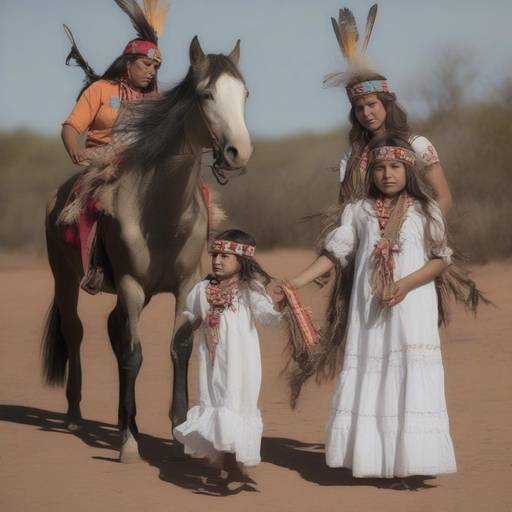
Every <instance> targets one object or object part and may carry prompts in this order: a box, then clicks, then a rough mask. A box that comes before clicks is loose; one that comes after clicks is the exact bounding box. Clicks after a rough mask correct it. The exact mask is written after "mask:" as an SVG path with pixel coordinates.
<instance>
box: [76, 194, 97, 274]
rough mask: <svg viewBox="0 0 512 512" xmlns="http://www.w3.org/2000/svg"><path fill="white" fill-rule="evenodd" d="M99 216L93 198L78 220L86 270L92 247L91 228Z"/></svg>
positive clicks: (83, 263) (83, 262)
mask: <svg viewBox="0 0 512 512" xmlns="http://www.w3.org/2000/svg"><path fill="white" fill-rule="evenodd" d="M97 218H98V210H97V208H96V205H95V204H94V202H93V201H92V199H91V198H89V199H88V201H87V206H86V208H85V210H84V211H83V213H82V214H81V215H80V219H79V220H78V232H79V237H80V254H81V256H82V266H83V269H84V272H87V269H88V268H89V249H90V247H91V244H90V240H89V237H90V235H91V229H92V227H93V225H94V223H95V222H96V220H97Z"/></svg>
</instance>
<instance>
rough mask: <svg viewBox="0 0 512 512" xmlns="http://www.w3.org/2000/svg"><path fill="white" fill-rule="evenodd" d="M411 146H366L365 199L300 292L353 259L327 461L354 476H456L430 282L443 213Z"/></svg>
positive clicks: (444, 261)
mask: <svg viewBox="0 0 512 512" xmlns="http://www.w3.org/2000/svg"><path fill="white" fill-rule="evenodd" d="M415 160H416V156H415V154H414V151H413V150H412V148H411V147H410V145H409V144H408V143H407V142H405V141H402V140H401V139H397V138H396V137H391V136H386V137H385V138H383V139H381V140H378V139H377V140H375V141H373V142H372V147H371V148H370V152H369V163H368V165H369V167H368V173H367V179H368V187H367V190H368V194H367V197H366V198H365V199H362V200H358V201H356V202H354V203H349V204H348V205H346V207H345V209H344V211H343V214H342V217H341V223H340V226H339V227H338V228H337V229H335V230H334V231H333V232H332V233H331V234H330V235H329V236H328V238H327V240H326V243H325V246H324V248H325V251H324V253H323V254H322V255H321V256H320V257H319V258H318V259H317V260H316V261H315V262H314V263H313V264H312V265H311V266H310V267H309V268H307V269H306V270H305V271H304V272H303V273H301V274H300V275H299V276H297V277H296V278H294V279H292V280H291V281H290V283H291V284H292V285H293V286H295V287H296V288H300V287H302V286H304V285H306V284H307V283H309V282H311V281H313V280H314V279H316V278H317V277H318V276H321V275H322V274H324V273H325V272H327V271H329V270H331V269H332V268H333V266H334V261H336V260H337V261H340V262H341V264H342V266H345V265H346V264H347V263H348V262H349V261H350V259H351V258H354V260H355V272H354V279H353V286H352V292H351V297H350V308H349V313H348V328H347V330H346V337H345V339H346V344H345V349H344V359H343V367H342V371H341V374H340V375H339V378H338V382H337V386H336V390H335V393H334V397H333V400H332V410H331V415H330V418H329V420H328V422H327V426H326V433H327V440H326V462H327V465H328V466H331V467H346V468H351V469H352V473H353V475H354V476H355V477H386V478H391V477H405V476H411V475H436V474H440V473H452V472H455V471H456V464H455V456H454V450H453V445H452V440H451V437H450V432H449V424H448V414H447V411H446V403H445V394H444V371H443V363H442V359H441V349H440V342H439V333H438V309H437V296H436V290H435V284H434V279H435V278H436V277H437V276H438V275H440V274H441V273H442V272H443V271H444V270H445V269H446V268H447V267H448V265H449V264H450V256H451V250H450V249H449V248H448V247H447V244H446V233H445V224H444V221H443V218H442V215H441V212H440V210H439V208H438V206H437V204H436V203H434V202H433V201H432V200H431V199H430V198H429V197H428V196H427V195H426V194H425V192H424V191H423V190H422V188H421V186H420V185H419V181H418V180H417V178H416V176H415V173H414V165H415Z"/></svg>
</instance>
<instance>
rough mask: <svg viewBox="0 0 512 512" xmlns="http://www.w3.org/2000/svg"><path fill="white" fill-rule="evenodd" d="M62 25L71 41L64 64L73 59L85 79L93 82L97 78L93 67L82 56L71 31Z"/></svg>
mask: <svg viewBox="0 0 512 512" xmlns="http://www.w3.org/2000/svg"><path fill="white" fill-rule="evenodd" d="M62 26H63V27H64V32H65V33H66V35H67V36H68V39H69V42H70V43H71V51H70V52H69V53H68V56H67V57H66V66H69V65H70V64H69V63H70V62H71V61H72V60H73V61H75V65H76V66H79V67H81V68H82V69H83V70H84V72H85V81H86V82H93V81H94V80H97V79H98V78H99V76H98V75H97V74H96V73H95V72H94V69H92V68H91V66H89V64H88V63H87V61H86V60H85V59H84V58H83V56H82V54H81V53H80V50H79V49H78V47H77V45H76V42H75V38H74V37H73V32H71V30H70V28H69V27H68V26H67V25H62Z"/></svg>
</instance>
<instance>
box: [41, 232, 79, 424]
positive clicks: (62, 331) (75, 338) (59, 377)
mask: <svg viewBox="0 0 512 512" xmlns="http://www.w3.org/2000/svg"><path fill="white" fill-rule="evenodd" d="M47 240H48V244H47V245H48V259H49V262H50V267H51V269H52V272H53V276H54V280H55V295H54V301H53V305H52V307H51V309H50V315H49V318H48V323H47V327H46V330H45V336H44V358H45V361H44V364H45V374H46V381H47V383H49V384H53V385H55V384H62V382H63V380H64V375H65V367H66V361H67V363H68V376H67V383H66V398H67V401H68V411H67V415H66V422H67V426H68V428H69V429H70V430H77V429H78V428H79V424H80V421H81V419H82V414H81V411H80V400H81V398H82V367H81V362H80V345H81V342H82V337H83V327H82V322H81V321H80V318H79V317H78V312H77V305H78V291H79V277H78V274H77V273H76V272H75V270H74V269H73V265H72V263H71V260H70V259H68V258H66V255H65V254H64V253H63V251H64V250H66V249H68V248H67V247H65V246H63V245H62V244H61V242H60V240H56V239H52V237H51V234H50V233H48V234H47ZM69 250H70V251H71V250H72V249H71V248H69Z"/></svg>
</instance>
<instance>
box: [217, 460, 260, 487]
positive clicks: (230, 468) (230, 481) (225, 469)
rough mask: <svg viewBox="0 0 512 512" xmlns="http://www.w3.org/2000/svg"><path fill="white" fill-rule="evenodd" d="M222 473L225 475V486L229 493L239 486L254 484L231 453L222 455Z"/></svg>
mask: <svg viewBox="0 0 512 512" xmlns="http://www.w3.org/2000/svg"><path fill="white" fill-rule="evenodd" d="M222 473H225V479H226V486H227V488H228V489H229V490H230V491H232V490H236V489H237V488H239V487H240V484H242V485H245V484H247V483H254V480H252V479H251V477H250V476H249V475H248V474H247V472H246V471H245V470H244V469H243V466H242V465H241V464H240V463H239V462H237V460H236V458H235V455H234V454H233V453H225V454H224V461H223V463H222Z"/></svg>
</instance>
